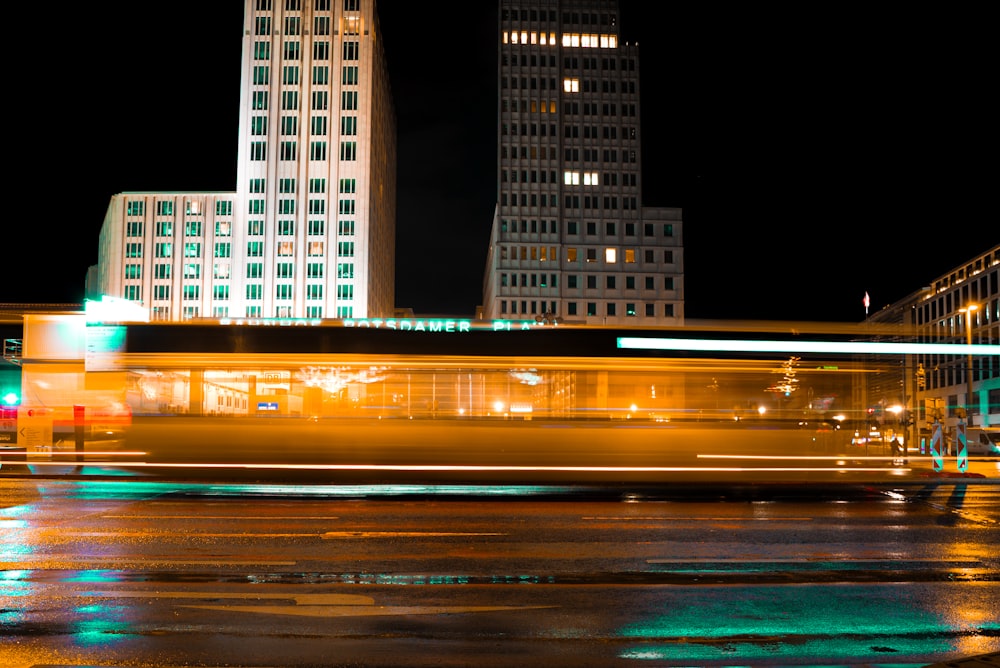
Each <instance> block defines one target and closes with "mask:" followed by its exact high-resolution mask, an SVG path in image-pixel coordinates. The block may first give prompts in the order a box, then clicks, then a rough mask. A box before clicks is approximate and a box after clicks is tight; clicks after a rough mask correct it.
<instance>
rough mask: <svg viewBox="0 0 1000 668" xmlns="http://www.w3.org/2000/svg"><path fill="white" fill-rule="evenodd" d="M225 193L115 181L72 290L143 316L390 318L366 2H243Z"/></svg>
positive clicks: (379, 56)
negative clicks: (122, 303)
mask: <svg viewBox="0 0 1000 668" xmlns="http://www.w3.org/2000/svg"><path fill="white" fill-rule="evenodd" d="M243 28H244V30H243V60H242V71H241V86H240V109H239V155H238V160H237V175H236V191H235V192H231V193H199V192H185V193H161V192H150V193H121V194H117V195H115V196H114V197H112V199H111V203H110V205H109V207H108V211H107V213H106V215H105V219H104V224H103V227H102V229H101V235H100V241H99V244H100V245H99V251H98V265H97V267H96V270H92V271H91V272H89V273H88V286H87V294H88V297H96V296H98V295H109V296H113V297H121V298H125V299H128V300H130V301H134V302H137V303H140V304H142V305H143V307H144V308H146V309H148V312H149V315H150V319H153V320H184V319H190V318H199V317H211V318H275V317H278V318H283V317H288V318H336V317H386V316H391V315H392V313H393V309H394V302H395V226H396V117H395V110H394V107H393V101H392V95H391V91H390V86H389V76H388V72H387V64H386V58H385V53H384V51H383V47H382V42H381V34H380V28H379V22H378V16H377V13H376V6H375V0H245V10H244V25H243Z"/></svg>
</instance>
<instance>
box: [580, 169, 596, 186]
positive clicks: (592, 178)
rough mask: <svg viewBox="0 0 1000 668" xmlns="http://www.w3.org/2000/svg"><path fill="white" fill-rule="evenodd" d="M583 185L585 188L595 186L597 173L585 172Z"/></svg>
mask: <svg viewBox="0 0 1000 668" xmlns="http://www.w3.org/2000/svg"><path fill="white" fill-rule="evenodd" d="M583 185H585V186H596V185H598V183H597V172H585V173H584V175H583Z"/></svg>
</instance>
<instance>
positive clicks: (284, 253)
mask: <svg viewBox="0 0 1000 668" xmlns="http://www.w3.org/2000/svg"><path fill="white" fill-rule="evenodd" d="M278 255H279V256H280V257H290V256H292V255H295V242H294V241H282V242H280V243H278Z"/></svg>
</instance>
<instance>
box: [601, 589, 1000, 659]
mask: <svg viewBox="0 0 1000 668" xmlns="http://www.w3.org/2000/svg"><path fill="white" fill-rule="evenodd" d="M914 591H915V590H911V589H909V588H907V587H900V586H878V585H872V586H869V587H866V588H865V589H864V590H861V589H857V588H850V589H837V588H833V587H826V586H810V585H795V586H788V587H757V588H752V589H749V590H744V594H743V595H742V596H740V597H736V596H734V595H733V592H732V590H731V589H728V588H719V589H718V590H717V592H715V593H712V592H710V591H707V590H706V588H705V587H698V588H697V590H696V591H685V590H683V589H677V590H670V592H669V594H668V595H667V597H666V598H665V599H664V602H663V603H664V608H665V609H666V612H665V614H664V615H662V616H660V617H657V618H655V619H652V620H650V621H649V623H645V624H633V625H630V626H626V627H624V628H623V629H622V630H621V635H622V637H626V638H628V637H634V638H644V639H648V640H651V641H653V640H659V641H661V642H660V643H658V644H656V645H655V646H651V645H643V646H642V647H637V648H633V649H630V650H626V651H624V652H623V653H622V657H623V658H630V659H649V660H669V661H686V662H693V663H694V664H697V663H698V662H699V661H708V660H713V661H719V660H725V659H727V658H728V659H731V660H737V661H744V660H746V659H754V658H758V659H763V658H768V659H773V658H791V657H795V658H797V659H801V658H803V657H809V656H816V657H825V658H841V657H843V658H850V659H857V658H858V657H865V656H869V657H871V658H872V659H873V660H882V659H886V658H891V657H892V656H901V657H902V656H907V655H913V654H922V655H926V654H944V653H948V652H952V651H955V649H956V648H955V647H954V645H953V643H952V639H953V638H954V637H955V636H961V635H963V634H970V633H972V634H975V633H982V632H984V631H986V632H990V629H969V628H963V629H958V628H953V627H951V626H948V625H947V624H946V623H945V622H944V620H942V619H939V618H938V616H937V615H935V614H933V613H931V612H928V611H927V610H925V609H924V607H925V602H924V601H922V600H919V599H917V594H916V593H914ZM911 599H912V600H911ZM996 628H997V627H996V625H994V626H993V631H995V630H996ZM665 639H673V641H672V642H667V643H665V642H662V641H664V640H665Z"/></svg>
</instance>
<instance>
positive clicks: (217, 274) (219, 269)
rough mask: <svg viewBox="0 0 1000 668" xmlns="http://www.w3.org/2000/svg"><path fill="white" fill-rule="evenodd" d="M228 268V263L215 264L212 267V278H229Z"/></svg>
mask: <svg viewBox="0 0 1000 668" xmlns="http://www.w3.org/2000/svg"><path fill="white" fill-rule="evenodd" d="M229 271H230V266H229V263H228V262H216V263H215V266H214V267H212V276H213V278H229Z"/></svg>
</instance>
